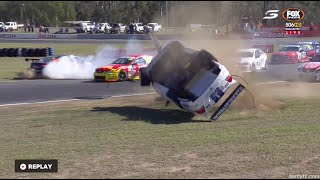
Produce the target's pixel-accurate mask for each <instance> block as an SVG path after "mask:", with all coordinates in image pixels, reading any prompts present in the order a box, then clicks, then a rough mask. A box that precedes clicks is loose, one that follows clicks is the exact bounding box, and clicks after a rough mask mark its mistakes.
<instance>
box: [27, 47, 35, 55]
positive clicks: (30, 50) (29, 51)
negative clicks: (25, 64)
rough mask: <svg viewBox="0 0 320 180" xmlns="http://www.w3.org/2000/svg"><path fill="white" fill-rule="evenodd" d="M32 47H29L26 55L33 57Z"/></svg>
mask: <svg viewBox="0 0 320 180" xmlns="http://www.w3.org/2000/svg"><path fill="white" fill-rule="evenodd" d="M33 54H34V49H32V48H30V49H28V51H27V57H34V55H33Z"/></svg>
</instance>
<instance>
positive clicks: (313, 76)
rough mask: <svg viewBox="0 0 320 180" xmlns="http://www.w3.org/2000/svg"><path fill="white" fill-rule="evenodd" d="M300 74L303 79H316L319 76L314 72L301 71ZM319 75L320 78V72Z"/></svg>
mask: <svg viewBox="0 0 320 180" xmlns="http://www.w3.org/2000/svg"><path fill="white" fill-rule="evenodd" d="M318 74H319V73H318ZM298 76H299V79H302V80H316V79H317V76H316V74H315V73H314V72H300V73H299V74H298ZM318 77H319V78H320V74H319V75H318Z"/></svg>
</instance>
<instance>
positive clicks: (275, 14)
mask: <svg viewBox="0 0 320 180" xmlns="http://www.w3.org/2000/svg"><path fill="white" fill-rule="evenodd" d="M278 12H279V10H269V11H266V12H265V13H264V14H265V15H266V16H265V17H263V19H275V18H277V17H278Z"/></svg>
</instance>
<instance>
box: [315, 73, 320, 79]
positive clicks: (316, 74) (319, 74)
mask: <svg viewBox="0 0 320 180" xmlns="http://www.w3.org/2000/svg"><path fill="white" fill-rule="evenodd" d="M314 76H315V79H316V81H320V72H318V73H314Z"/></svg>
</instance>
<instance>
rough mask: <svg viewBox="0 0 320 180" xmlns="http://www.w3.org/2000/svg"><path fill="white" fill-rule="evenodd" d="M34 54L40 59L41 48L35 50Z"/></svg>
mask: <svg viewBox="0 0 320 180" xmlns="http://www.w3.org/2000/svg"><path fill="white" fill-rule="evenodd" d="M33 54H34V57H40V56H41V55H40V49H39V48H37V49H35V50H34V53H33Z"/></svg>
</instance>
